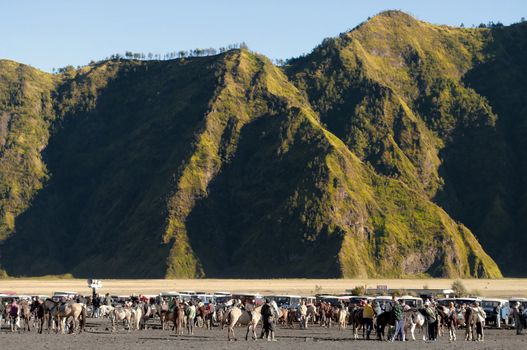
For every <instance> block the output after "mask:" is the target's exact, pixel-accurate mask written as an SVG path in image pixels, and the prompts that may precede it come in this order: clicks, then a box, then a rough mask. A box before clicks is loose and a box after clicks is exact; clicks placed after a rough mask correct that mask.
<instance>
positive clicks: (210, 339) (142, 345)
mask: <svg viewBox="0 0 527 350" xmlns="http://www.w3.org/2000/svg"><path fill="white" fill-rule="evenodd" d="M260 329H261V328H260V327H258V329H257V334H258V335H259V334H260ZM235 332H236V336H237V337H238V341H236V342H234V341H231V342H228V341H227V329H223V330H221V329H220V328H219V327H214V328H213V329H212V330H207V329H205V328H195V331H194V335H192V336H188V335H185V336H176V335H175V334H174V332H173V331H167V330H165V331H163V330H161V329H160V327H159V321H158V320H157V322H156V321H155V320H154V321H152V322H151V323H150V329H147V330H142V331H131V332H127V331H126V330H124V329H123V328H122V327H121V328H120V329H118V330H117V332H115V333H112V332H111V331H110V321H109V320H107V319H88V324H87V328H86V331H85V332H83V333H81V334H54V333H51V334H47V333H46V331H44V334H37V333H36V332H35V331H32V332H23V331H21V332H20V333H11V332H9V331H8V330H7V329H5V328H4V329H3V330H2V331H1V332H0V344H1V348H2V349H25V350H27V349H77V350H84V349H86V350H87V349H112V350H121V349H122V350H124V349H126V350H129V349H130V350H134V349H324V350H333V349H349V348H354V349H406V350H408V349H525V348H526V347H527V336H525V335H523V336H517V335H516V334H515V331H514V330H505V329H499V330H498V329H486V330H485V336H486V339H485V341H484V342H466V341H464V340H462V339H463V334H464V330H458V332H457V334H458V341H457V342H455V343H451V342H449V341H448V336H446V335H445V336H443V337H441V338H439V340H438V341H436V342H433V343H431V342H424V341H423V340H416V341H408V342H394V343H392V342H386V341H382V342H381V341H377V340H362V339H359V340H353V336H352V330H351V329H350V328H348V329H344V330H339V329H337V328H335V327H334V328H331V329H327V328H322V327H319V326H317V325H314V326H312V327H310V328H308V329H299V328H298V326H295V328H283V327H279V328H278V329H277V339H278V340H277V342H267V341H264V340H258V341H253V340H251V339H250V340H249V341H245V338H244V337H245V328H244V327H236V328H235ZM361 336H362V334H361ZM421 336H422V335H421V334H416V338H418V339H422V338H421Z"/></svg>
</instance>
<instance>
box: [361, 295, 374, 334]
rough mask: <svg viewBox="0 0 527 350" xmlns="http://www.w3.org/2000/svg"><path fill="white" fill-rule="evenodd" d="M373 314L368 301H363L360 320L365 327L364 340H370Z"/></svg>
mask: <svg viewBox="0 0 527 350" xmlns="http://www.w3.org/2000/svg"><path fill="white" fill-rule="evenodd" d="M374 317H375V312H374V311H373V307H372V306H371V304H370V301H369V300H366V301H365V304H364V308H363V310H362V319H363V320H364V326H365V327H366V339H368V340H369V339H370V334H371V329H372V328H373V318H374Z"/></svg>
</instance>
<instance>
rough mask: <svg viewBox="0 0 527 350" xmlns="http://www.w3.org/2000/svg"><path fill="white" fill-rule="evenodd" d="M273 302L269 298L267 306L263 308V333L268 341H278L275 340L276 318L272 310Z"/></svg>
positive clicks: (266, 300) (266, 302) (266, 301)
mask: <svg viewBox="0 0 527 350" xmlns="http://www.w3.org/2000/svg"><path fill="white" fill-rule="evenodd" d="M270 303H271V301H270V300H269V299H268V298H267V299H265V304H264V305H263V306H262V309H261V311H260V312H261V314H262V322H263V329H262V330H263V331H264V332H265V337H266V338H267V341H276V338H275V327H274V317H273V310H272V308H271V304H270Z"/></svg>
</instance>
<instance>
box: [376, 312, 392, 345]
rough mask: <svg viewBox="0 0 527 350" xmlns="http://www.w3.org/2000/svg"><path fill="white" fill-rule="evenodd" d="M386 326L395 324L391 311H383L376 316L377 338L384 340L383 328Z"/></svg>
mask: <svg viewBox="0 0 527 350" xmlns="http://www.w3.org/2000/svg"><path fill="white" fill-rule="evenodd" d="M386 326H395V317H394V315H393V311H385V312H383V313H381V314H380V315H378V316H377V326H376V331H377V339H379V340H384V336H385V334H384V329H385V328H386Z"/></svg>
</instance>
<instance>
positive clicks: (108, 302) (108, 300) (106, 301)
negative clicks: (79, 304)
mask: <svg viewBox="0 0 527 350" xmlns="http://www.w3.org/2000/svg"><path fill="white" fill-rule="evenodd" d="M112 303H113V300H112V297H111V296H110V293H106V295H105V296H104V305H107V306H112Z"/></svg>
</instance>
